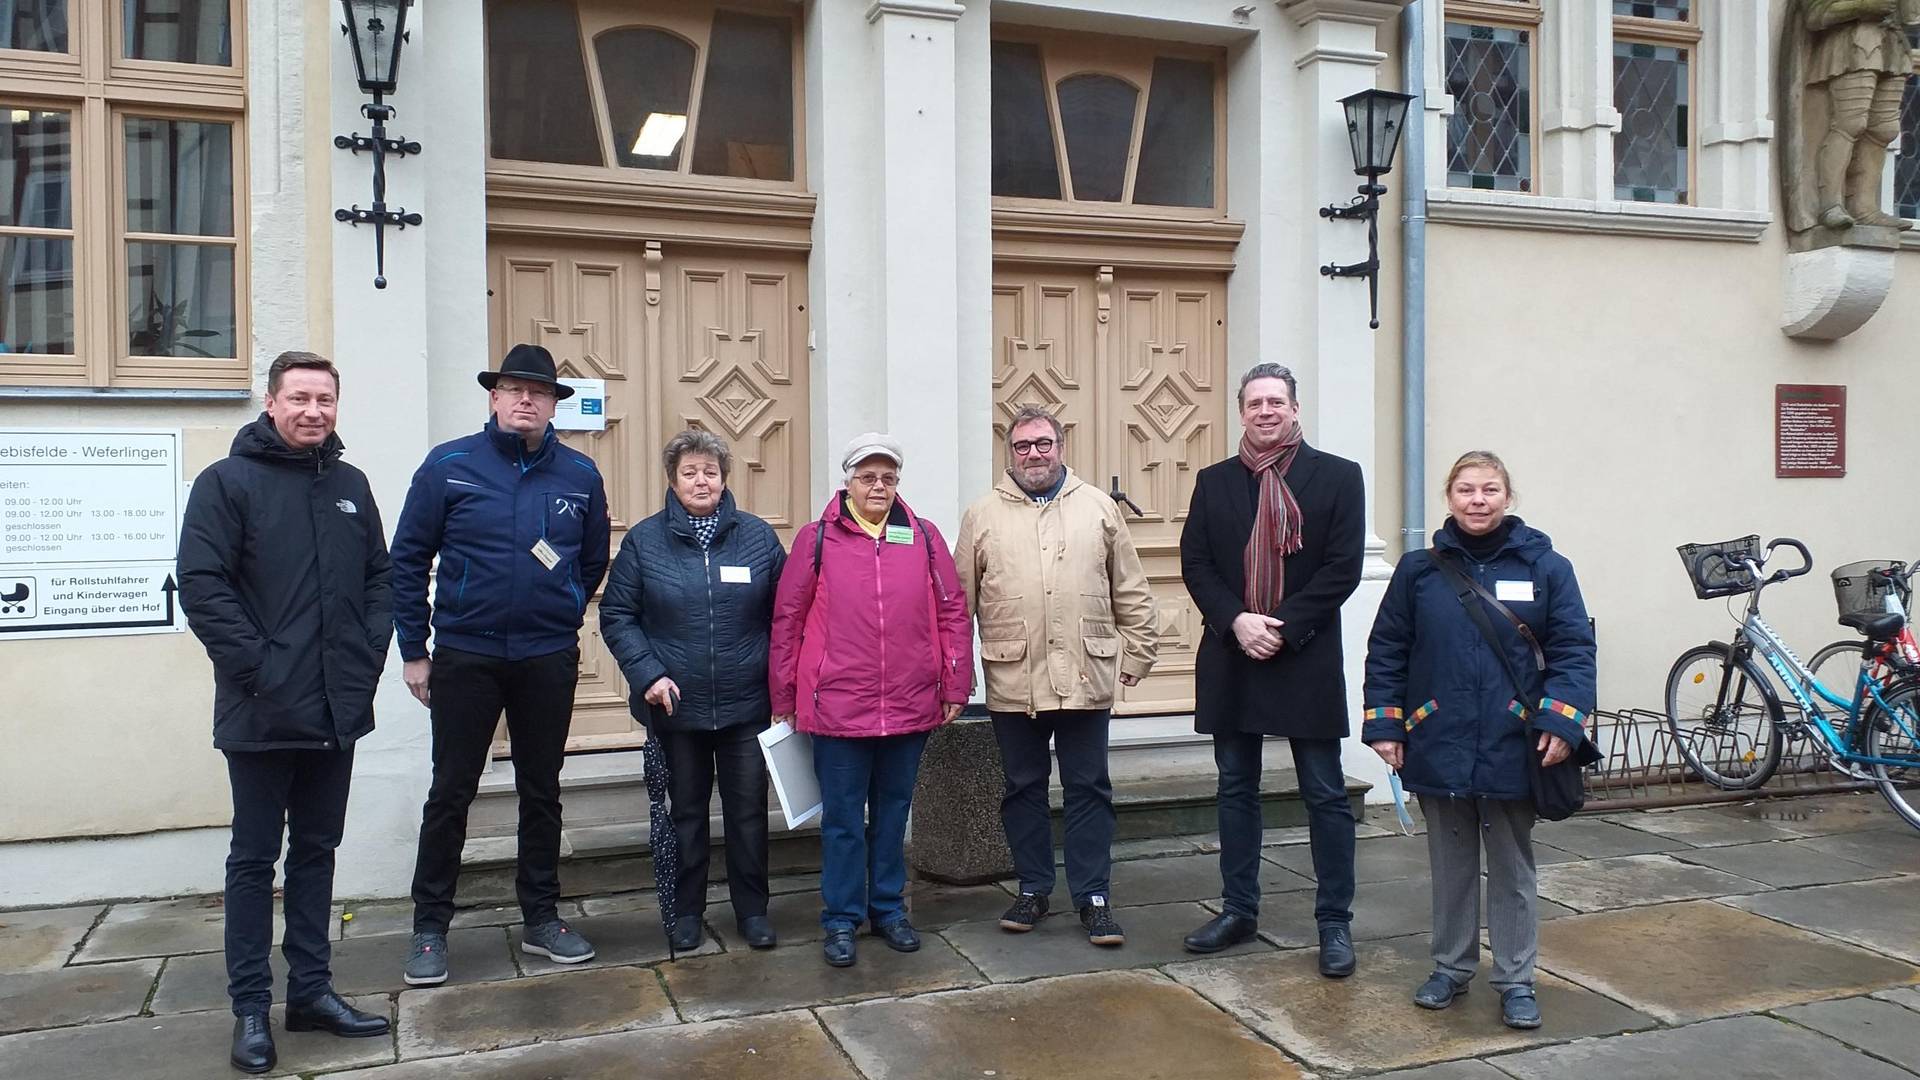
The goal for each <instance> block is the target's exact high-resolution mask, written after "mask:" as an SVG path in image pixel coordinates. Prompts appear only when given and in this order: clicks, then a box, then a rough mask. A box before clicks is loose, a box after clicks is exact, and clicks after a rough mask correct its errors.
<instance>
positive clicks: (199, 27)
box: [120, 0, 233, 67]
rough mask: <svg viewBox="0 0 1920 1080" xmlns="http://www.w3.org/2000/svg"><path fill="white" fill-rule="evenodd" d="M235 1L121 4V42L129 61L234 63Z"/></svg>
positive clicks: (162, 0) (173, 0)
mask: <svg viewBox="0 0 1920 1080" xmlns="http://www.w3.org/2000/svg"><path fill="white" fill-rule="evenodd" d="M231 4H232V0H120V23H121V42H122V47H123V49H124V50H125V53H126V57H127V59H129V60H160V61H165V62H168V63H174V64H217V65H220V66H222V67H225V66H227V65H230V64H232V63H233V25H232V22H233V13H232V11H231V10H230V7H231Z"/></svg>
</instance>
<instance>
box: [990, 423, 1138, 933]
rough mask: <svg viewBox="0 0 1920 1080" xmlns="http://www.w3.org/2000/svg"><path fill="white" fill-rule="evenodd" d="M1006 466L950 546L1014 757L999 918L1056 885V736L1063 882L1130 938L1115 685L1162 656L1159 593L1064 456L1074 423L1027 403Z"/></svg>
mask: <svg viewBox="0 0 1920 1080" xmlns="http://www.w3.org/2000/svg"><path fill="white" fill-rule="evenodd" d="M1007 450H1008V454H1007V459H1008V461H1009V462H1011V466H1010V467H1009V468H1008V469H1007V475H1006V476H1005V477H1003V478H1002V479H1001V480H1000V482H999V483H998V484H995V485H994V488H993V490H992V491H990V492H988V493H987V494H986V495H983V496H981V498H980V499H979V501H977V502H975V503H974V504H973V505H972V506H971V507H969V508H968V509H967V513H966V516H965V517H963V518H962V519H961V521H960V535H959V537H958V538H957V540H956V542H955V545H954V562H955V563H956V564H957V565H958V567H959V570H960V581H961V584H962V585H964V586H965V587H966V590H967V600H968V601H969V606H970V607H971V609H972V610H973V612H974V615H975V617H976V618H977V619H979V626H980V658H981V666H982V667H984V668H985V669H986V676H987V709H988V710H989V711H990V712H991V713H992V715H993V731H994V735H995V737H996V739H997V740H998V741H999V743H1000V760H1001V763H1002V764H1003V765H1004V766H1005V768H1006V774H1007V785H1006V793H1005V794H1004V795H1003V796H1002V798H1001V800H1000V816H1001V820H1002V822H1003V823H1004V824H1005V826H1006V829H1007V845H1008V846H1009V847H1010V848H1012V849H1013V863H1014V866H1015V868H1016V869H1017V870H1018V871H1019V874H1020V896H1019V898H1018V899H1016V900H1015V901H1014V902H1013V906H1012V907H1010V908H1008V909H1007V913H1006V914H1005V915H1003V916H1001V919H1000V926H1001V928H1002V929H1005V930H1010V931H1014V932H1016V933H1024V932H1026V931H1028V930H1032V929H1033V928H1034V926H1035V924H1037V923H1038V922H1039V921H1040V920H1041V919H1042V918H1044V917H1045V916H1046V914H1047V907H1048V897H1049V895H1050V894H1051V893H1052V892H1053V884H1054V873H1053V830H1052V825H1051V823H1050V822H1049V820H1048V815H1047V778H1048V777H1049V776H1050V775H1051V774H1052V772H1053V757H1052V754H1051V753H1050V752H1049V750H1048V746H1047V743H1048V739H1049V738H1051V739H1052V741H1053V749H1054V751H1055V752H1057V753H1058V754H1059V757H1060V784H1061V787H1063V788H1064V789H1065V793H1066V811H1067V814H1066V816H1067V887H1068V888H1069V890H1071V892H1072V894H1073V903H1074V907H1076V908H1077V909H1079V912H1080V924H1081V926H1083V927H1084V928H1085V929H1086V931H1087V938H1088V940H1089V941H1091V942H1093V943H1094V944H1095V945H1119V944H1122V943H1124V942H1125V941H1126V936H1125V934H1123V933H1122V932H1121V929H1120V924H1119V923H1117V922H1115V921H1114V918H1113V913H1112V911H1111V910H1110V909H1109V906H1108V902H1107V888H1108V878H1109V875H1110V871H1111V868H1112V858H1113V853H1112V849H1113V824H1114V819H1113V784H1112V782H1111V781H1110V780H1109V779H1108V777H1107V724H1108V721H1109V719H1110V718H1111V717H1112V714H1113V697H1114V686H1115V683H1116V682H1118V683H1119V684H1120V685H1123V686H1132V685H1134V684H1135V683H1137V682H1139V681H1140V679H1141V678H1142V677H1144V676H1145V675H1146V674H1147V672H1148V671H1149V670H1151V669H1152V667H1153V658H1154V648H1155V629H1154V622H1153V595H1152V593H1151V592H1149V591H1148V588H1147V575H1146V572H1145V571H1144V570H1142V569H1141V567H1140V557H1139V555H1138V554H1136V553H1135V552H1134V549H1133V540H1132V538H1131V537H1130V536H1129V535H1128V532H1127V523H1126V520H1125V519H1124V518H1122V517H1121V516H1120V509H1119V507H1117V506H1115V505H1114V503H1113V500H1112V499H1111V498H1108V497H1107V495H1106V493H1105V492H1102V491H1101V490H1100V489H1099V488H1097V487H1093V486H1091V485H1088V484H1085V483H1082V482H1081V481H1080V479H1079V477H1076V476H1074V475H1073V472H1072V471H1071V470H1069V469H1068V468H1067V467H1066V465H1065V463H1064V461H1063V458H1064V457H1065V455H1066V433H1065V432H1064V431H1063V430H1062V428H1061V426H1060V422H1059V421H1058V420H1056V419H1055V418H1054V417H1053V416H1052V414H1050V413H1048V412H1047V411H1046V410H1044V409H1041V408H1038V407H1036V406H1025V407H1023V408H1021V409H1020V411H1019V412H1017V413H1015V414H1014V418H1013V425H1012V426H1011V427H1010V428H1009V429H1008V430H1007Z"/></svg>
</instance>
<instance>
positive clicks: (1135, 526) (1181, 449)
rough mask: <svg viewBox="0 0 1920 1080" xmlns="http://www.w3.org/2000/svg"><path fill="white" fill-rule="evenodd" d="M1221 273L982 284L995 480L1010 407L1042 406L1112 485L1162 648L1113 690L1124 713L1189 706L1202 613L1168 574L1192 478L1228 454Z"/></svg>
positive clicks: (1082, 271) (1006, 276)
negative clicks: (987, 290) (990, 351)
mask: <svg viewBox="0 0 1920 1080" xmlns="http://www.w3.org/2000/svg"><path fill="white" fill-rule="evenodd" d="M1226 319H1227V316H1226V278H1225V276H1224V275H1220V274H1211V273H1180V272H1163V271H1139V270H1130V269H1127V268H1125V267H1120V268H1115V267H1108V266H1088V267H1085V268H1075V267H1068V268H1061V267H1057V266H1021V265H1015V264H1008V263H1001V264H998V265H996V266H995V268H994V282H993V341H994V350H995V352H994V358H993V393H994V404H995V414H994V455H995V460H994V466H995V476H996V477H997V476H998V475H999V473H1000V471H1001V470H1003V469H1005V468H1006V464H1007V462H1006V455H1007V450H1006V433H1007V420H1008V418H1009V417H1010V416H1012V415H1013V413H1014V411H1015V410H1017V409H1018V408H1019V407H1020V406H1021V405H1025V404H1037V405H1044V406H1046V407H1048V408H1049V409H1052V410H1053V411H1054V412H1055V414H1056V415H1058V416H1059V417H1060V418H1061V421H1062V422H1063V423H1064V424H1065V426H1066V428H1067V453H1066V461H1067V464H1068V465H1069V466H1071V467H1072V468H1073V470H1074V472H1075V473H1076V474H1077V475H1079V476H1080V477H1081V479H1083V480H1085V481H1086V482H1087V483H1090V484H1098V485H1099V486H1100V487H1101V489H1102V490H1113V489H1114V487H1115V485H1116V484H1117V485H1118V490H1119V491H1121V492H1123V493H1125V494H1126V496H1127V497H1128V498H1129V499H1131V500H1132V501H1133V502H1134V503H1135V504H1137V505H1138V507H1139V509H1140V513H1138V514H1136V513H1134V512H1133V511H1131V510H1129V509H1128V508H1127V507H1126V505H1125V504H1124V503H1123V504H1122V505H1121V510H1122V512H1123V513H1125V514H1126V516H1127V519H1128V522H1129V524H1130V527H1131V529H1132V534H1133V542H1134V545H1135V547H1137V548H1138V549H1139V552H1140V557H1141V560H1142V562H1143V563H1144V564H1145V566H1146V571H1147V577H1148V579H1149V581H1150V582H1151V583H1152V586H1153V594H1154V601H1155V604H1156V607H1157V609H1158V617H1159V624H1160V625H1159V629H1160V655H1159V660H1158V662H1157V663H1156V664H1155V666H1154V670H1153V674H1152V675H1151V676H1150V677H1148V678H1147V679H1144V680H1142V681H1141V683H1140V685H1138V686H1136V687H1133V688H1131V689H1125V688H1123V690H1122V695H1121V700H1120V701H1119V702H1117V703H1116V705H1115V712H1117V713H1120V714H1123V715H1141V714H1151V713H1175V712H1187V711H1190V710H1191V709H1192V708H1193V661H1194V651H1195V649H1196V648H1198V646H1199V638H1200V633H1201V626H1200V615H1199V612H1198V611H1197V610H1195V608H1194V606H1193V602H1192V601H1191V600H1190V599H1189V598H1188V596H1187V591H1186V587H1185V586H1184V585H1183V584H1182V583H1181V578H1180V546H1179V545H1180V530H1181V527H1182V526H1183V525H1184V524H1185V522H1186V517H1187V505H1188V503H1189V501H1190V500H1191V498H1192V495H1193V482H1194V476H1195V475H1196V474H1197V473H1198V472H1199V471H1200V469H1202V468H1204V467H1205V466H1207V465H1210V464H1212V463H1213V462H1215V461H1218V460H1219V459H1221V458H1222V457H1225V456H1226V447H1227V434H1226V425H1227V417H1228V410H1229V409H1230V408H1231V407H1232V399H1233V390H1232V388H1231V387H1229V386H1227V385H1226V343H1227V321H1226Z"/></svg>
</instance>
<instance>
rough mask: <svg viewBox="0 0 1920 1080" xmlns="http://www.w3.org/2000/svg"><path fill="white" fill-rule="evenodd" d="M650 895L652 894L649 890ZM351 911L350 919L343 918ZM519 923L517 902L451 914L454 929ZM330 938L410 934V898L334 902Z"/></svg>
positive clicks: (569, 912)
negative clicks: (332, 929) (332, 930)
mask: <svg viewBox="0 0 1920 1080" xmlns="http://www.w3.org/2000/svg"><path fill="white" fill-rule="evenodd" d="M648 895H649V896H651V895H652V894H651V893H649V894H648ZM559 912H560V917H561V918H563V919H566V920H568V921H569V922H571V921H572V920H574V919H577V918H579V917H580V916H581V915H582V914H584V912H582V911H581V910H580V904H579V902H578V901H574V900H562V901H560V903H559ZM348 913H351V914H352V915H353V918H351V919H342V916H343V915H346V914H348ZM519 922H520V907H519V905H517V904H498V905H495V906H493V907H467V908H459V909H456V910H455V911H454V913H453V929H455V930H465V929H466V928H467V927H469V926H514V925H517V924H518V923H519ZM333 928H334V934H333V939H334V940H335V941H339V940H341V939H342V938H356V937H378V936H380V935H382V934H411V933H413V901H411V900H365V901H359V902H348V903H341V904H335V905H333Z"/></svg>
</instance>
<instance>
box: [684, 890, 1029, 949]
mask: <svg viewBox="0 0 1920 1080" xmlns="http://www.w3.org/2000/svg"><path fill="white" fill-rule="evenodd" d="M994 891H995V892H1000V890H998V889H995V890H994ZM1000 895H1001V896H1002V897H1004V896H1006V894H1005V893H1000ZM767 918H768V919H771V920H772V921H773V932H774V933H775V934H777V935H779V937H780V943H781V944H782V945H797V944H800V943H802V942H808V941H819V940H820V939H821V937H823V936H824V935H825V931H823V930H822V929H821V927H820V897H819V896H817V895H815V894H813V893H788V894H787V895H785V896H772V897H768V898H767ZM737 922H738V920H737V919H735V918H734V916H733V905H732V904H731V903H726V904H721V905H719V906H717V907H709V908H708V909H707V914H706V924H707V930H708V931H709V932H710V933H712V934H714V935H716V936H718V937H719V938H720V940H721V941H722V942H723V943H724V944H725V945H726V949H727V951H728V952H732V951H734V950H736V949H737V950H739V951H741V952H745V951H746V950H747V942H746V939H745V938H743V937H741V936H740V928H739V927H738V926H737V925H736V924H737ZM914 925H916V926H920V925H921V924H920V923H918V922H916V923H915V924H914ZM922 929H925V927H924V926H923V927H922Z"/></svg>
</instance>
